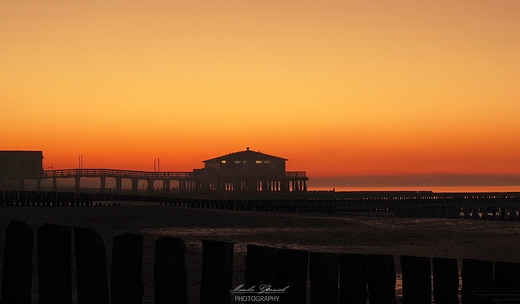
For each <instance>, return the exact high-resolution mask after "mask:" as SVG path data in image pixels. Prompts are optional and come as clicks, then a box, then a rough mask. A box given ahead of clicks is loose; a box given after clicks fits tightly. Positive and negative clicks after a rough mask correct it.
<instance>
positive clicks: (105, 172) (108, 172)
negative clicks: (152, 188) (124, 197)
mask: <svg viewBox="0 0 520 304" xmlns="http://www.w3.org/2000/svg"><path fill="white" fill-rule="evenodd" d="M191 175H192V172H149V171H135V170H118V169H63V170H45V171H43V177H44V178H52V177H57V178H66V177H101V176H106V177H124V178H133V177H138V178H157V179H186V178H189V177H190V176H191Z"/></svg>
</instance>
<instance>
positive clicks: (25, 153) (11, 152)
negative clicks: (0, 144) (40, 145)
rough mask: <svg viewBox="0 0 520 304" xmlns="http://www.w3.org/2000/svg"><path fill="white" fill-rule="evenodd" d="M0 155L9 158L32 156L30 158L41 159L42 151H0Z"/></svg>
mask: <svg viewBox="0 0 520 304" xmlns="http://www.w3.org/2000/svg"><path fill="white" fill-rule="evenodd" d="M0 155H4V156H10V157H13V156H14V157H17V156H22V155H24V156H25V155H32V156H36V155H37V156H41V157H42V158H43V152H42V151H22V150H1V151H0Z"/></svg>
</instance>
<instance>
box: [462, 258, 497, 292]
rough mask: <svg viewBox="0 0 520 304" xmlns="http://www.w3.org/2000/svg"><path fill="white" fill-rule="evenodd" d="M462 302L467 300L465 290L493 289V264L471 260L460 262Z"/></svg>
mask: <svg viewBox="0 0 520 304" xmlns="http://www.w3.org/2000/svg"><path fill="white" fill-rule="evenodd" d="M461 278H462V300H463V301H464V299H466V298H467V294H466V290H468V289H471V288H492V287H493V262H492V261H481V260H473V259H463V260H462V272H461Z"/></svg>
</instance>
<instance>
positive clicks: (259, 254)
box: [244, 245, 278, 290]
mask: <svg viewBox="0 0 520 304" xmlns="http://www.w3.org/2000/svg"><path fill="white" fill-rule="evenodd" d="M277 256H278V255H277V249H276V248H271V247H264V246H257V245H247V256H246V271H245V275H244V281H245V282H244V283H245V284H246V287H248V288H250V287H253V286H255V289H256V290H258V288H259V287H260V286H261V285H264V284H269V285H271V286H273V287H275V286H277V278H276V271H277V269H276V266H277Z"/></svg>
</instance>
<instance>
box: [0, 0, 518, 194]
mask: <svg viewBox="0 0 520 304" xmlns="http://www.w3.org/2000/svg"><path fill="white" fill-rule="evenodd" d="M519 16H520V1H518V0H509V1H504V0H495V1H491V0H490V1H483V0H471V1H466V0H461V1H443V0H441V1H437V0H435V1H434V0H431V1H428V0H427V1H416V0H413V1H412V0H410V1H399V0H397V1H370V0H369V1H347V0H337V1H327V0H325V1H308V0H298V1H284V0H276V1H271V0H237V1H229V0H222V1H187V0H173V1H172V0H168V1H160V0H158V1H133V0H125V1H122V0H113V1H97V0H92V1H82V2H78V1H64V0H63V1H58V0H48V1H34V0H28V1H13V0H6V1H1V2H0V103H1V114H0V127H1V128H0V150H42V151H43V153H44V157H45V159H44V163H45V166H46V167H49V166H52V167H53V168H54V169H65V168H77V167H78V156H79V155H83V167H84V168H120V169H134V170H150V171H152V170H153V165H154V159H156V158H160V163H161V171H191V170H192V169H194V168H200V167H202V165H203V164H202V162H201V161H202V160H205V159H209V158H213V157H216V156H220V155H223V154H226V153H230V152H237V151H241V150H245V148H246V147H251V149H252V150H255V151H256V150H261V151H262V152H264V153H267V154H271V155H275V156H280V157H284V158H288V159H289V162H288V163H287V167H288V168H287V169H288V170H292V171H294V170H305V171H307V175H308V176H309V177H310V181H309V185H310V186H312V180H313V178H317V179H320V178H321V179H328V180H329V181H330V180H334V179H335V178H336V180H343V181H345V182H348V181H353V180H355V177H358V176H361V177H362V179H363V180H365V181H366V182H367V184H370V182H371V181H372V184H373V185H374V184H375V185H377V183H382V184H384V183H385V181H388V180H391V179H392V178H395V177H396V176H407V178H408V180H410V179H414V177H415V176H417V177H418V178H419V179H421V178H422V179H421V180H423V182H424V184H425V185H427V184H428V176H433V177H435V178H436V180H437V182H439V179H442V178H443V177H446V178H447V180H446V183H453V184H456V183H464V181H461V180H460V178H459V179H451V180H450V179H449V177H450V176H452V177H453V176H459V177H460V176H466V177H468V178H469V180H471V179H472V178H473V180H478V181H479V183H480V184H490V185H495V184H497V183H499V184H500V183H502V184H507V185H510V184H514V185H520V136H519V133H520V131H519V130H520V118H519V114H520V17H519ZM345 177H347V178H345ZM370 177H374V179H371V178H370ZM397 180H398V179H397ZM497 181H501V182H497ZM430 182H432V181H430Z"/></svg>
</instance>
